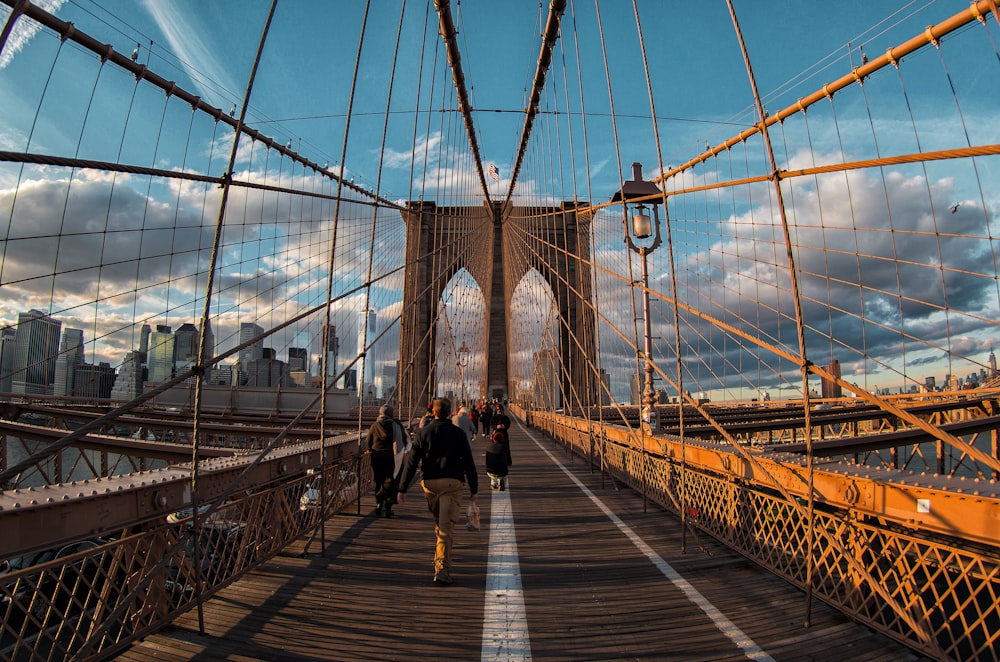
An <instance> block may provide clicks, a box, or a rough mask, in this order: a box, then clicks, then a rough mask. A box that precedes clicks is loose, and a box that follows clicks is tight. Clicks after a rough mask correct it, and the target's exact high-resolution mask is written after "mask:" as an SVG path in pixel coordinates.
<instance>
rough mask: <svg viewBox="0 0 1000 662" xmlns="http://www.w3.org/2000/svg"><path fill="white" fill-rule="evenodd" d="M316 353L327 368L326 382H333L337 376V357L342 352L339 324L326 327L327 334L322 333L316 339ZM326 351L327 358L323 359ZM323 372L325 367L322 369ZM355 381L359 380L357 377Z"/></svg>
mask: <svg viewBox="0 0 1000 662" xmlns="http://www.w3.org/2000/svg"><path fill="white" fill-rule="evenodd" d="M316 344H317V347H316V353H317V354H319V356H320V361H321V366H324V367H325V370H326V380H325V381H326V382H327V383H329V382H332V381H333V379H334V378H335V377H336V376H337V357H338V355H339V353H340V341H339V340H337V325H336V324H330V325H328V326H327V327H326V334H325V335H324V334H323V333H320V335H319V337H318V338H317V339H316ZM324 351H326V360H325V361H324V360H323V352H324ZM320 372H323V369H322V368H321V369H320ZM355 382H357V380H356V379H355Z"/></svg>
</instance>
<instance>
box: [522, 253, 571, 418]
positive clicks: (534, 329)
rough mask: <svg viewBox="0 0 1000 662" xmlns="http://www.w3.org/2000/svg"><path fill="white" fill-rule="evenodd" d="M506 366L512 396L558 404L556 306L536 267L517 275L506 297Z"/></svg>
mask: <svg viewBox="0 0 1000 662" xmlns="http://www.w3.org/2000/svg"><path fill="white" fill-rule="evenodd" d="M509 310H510V333H509V353H508V365H509V368H508V370H509V371H510V383H511V388H512V389H513V396H514V398H515V399H516V400H518V401H520V402H524V403H530V406H531V407H532V408H536V409H548V410H554V409H558V408H560V407H562V402H563V399H564V396H563V393H562V383H563V380H562V379H561V375H562V373H563V366H562V361H561V358H560V357H561V356H562V354H561V349H560V335H561V334H560V333H559V309H558V307H557V305H556V298H555V295H554V294H553V292H552V288H551V287H550V286H549V284H548V282H547V281H546V280H545V279H544V278H543V277H542V275H541V274H540V273H539V272H538V271H537V270H536V269H533V268H532V269H529V270H528V271H527V273H525V275H524V276H523V277H522V278H521V280H520V281H519V282H518V284H517V286H516V287H515V288H514V292H513V294H512V295H511V299H510V308H509Z"/></svg>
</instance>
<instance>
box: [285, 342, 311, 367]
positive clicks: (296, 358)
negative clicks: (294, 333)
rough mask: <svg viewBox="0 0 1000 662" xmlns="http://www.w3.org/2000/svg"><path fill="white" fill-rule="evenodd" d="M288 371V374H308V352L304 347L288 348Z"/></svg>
mask: <svg viewBox="0 0 1000 662" xmlns="http://www.w3.org/2000/svg"><path fill="white" fill-rule="evenodd" d="M288 370H289V371H290V372H306V373H308V372H309V350H307V349H306V348H305V347H289V348H288Z"/></svg>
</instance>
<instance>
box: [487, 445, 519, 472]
mask: <svg viewBox="0 0 1000 662" xmlns="http://www.w3.org/2000/svg"><path fill="white" fill-rule="evenodd" d="M512 464H514V463H513V462H512V461H511V458H510V444H508V443H506V442H505V441H502V440H501V441H492V442H490V447H489V448H487V449H486V471H487V472H489V473H491V474H493V475H494V476H506V475H507V467H509V466H511V465H512Z"/></svg>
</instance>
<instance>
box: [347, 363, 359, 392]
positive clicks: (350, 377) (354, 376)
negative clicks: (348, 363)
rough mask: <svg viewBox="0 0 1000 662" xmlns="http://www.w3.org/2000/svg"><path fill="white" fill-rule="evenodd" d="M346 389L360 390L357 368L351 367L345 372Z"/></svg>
mask: <svg viewBox="0 0 1000 662" xmlns="http://www.w3.org/2000/svg"><path fill="white" fill-rule="evenodd" d="M344 389H345V390H347V391H357V390H358V371H357V369H356V368H351V369H350V370H348V371H347V372H345V373H344Z"/></svg>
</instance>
